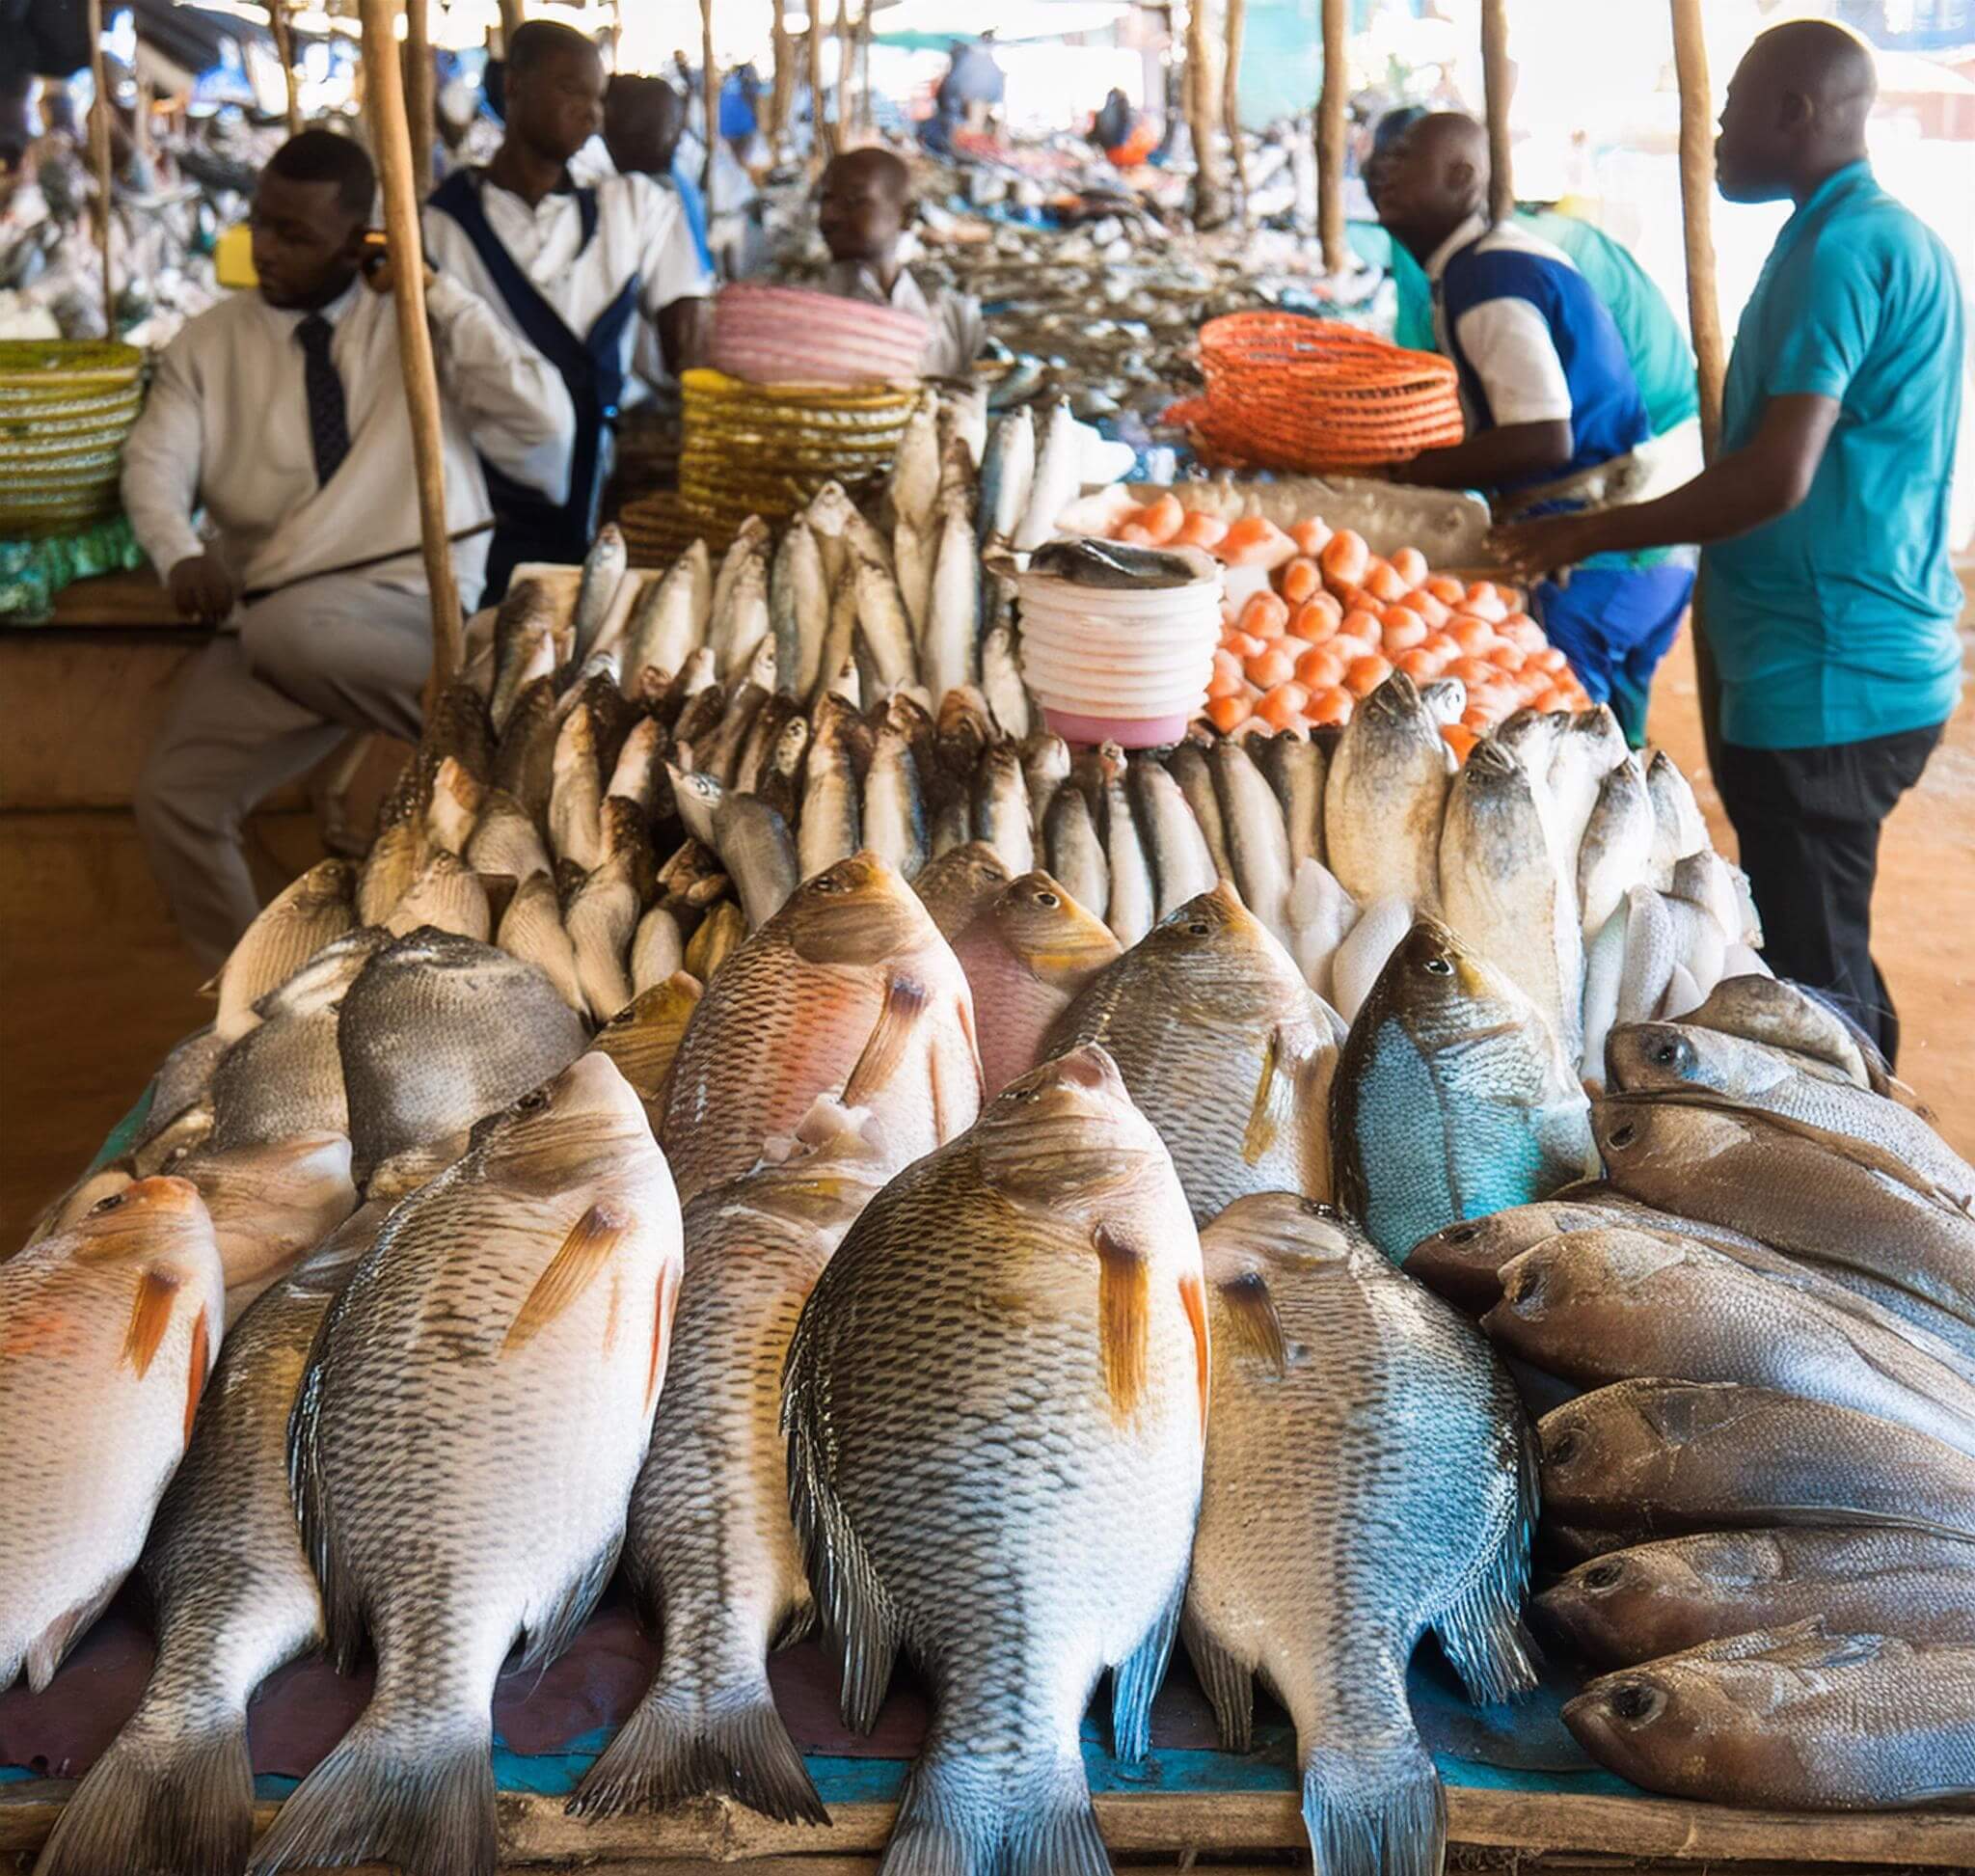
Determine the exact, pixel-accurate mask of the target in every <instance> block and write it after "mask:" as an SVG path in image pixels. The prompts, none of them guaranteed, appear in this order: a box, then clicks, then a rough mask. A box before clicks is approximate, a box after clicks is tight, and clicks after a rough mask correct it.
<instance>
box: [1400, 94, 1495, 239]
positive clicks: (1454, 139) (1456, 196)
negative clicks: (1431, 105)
mask: <svg viewBox="0 0 1975 1876" xmlns="http://www.w3.org/2000/svg"><path fill="white" fill-rule="evenodd" d="M1375 181H1376V187H1375V189H1374V192H1373V195H1372V204H1373V205H1374V206H1375V207H1376V208H1377V210H1378V219H1379V221H1380V222H1381V223H1382V224H1383V225H1384V226H1385V228H1386V229H1387V230H1388V231H1390V232H1391V233H1392V235H1393V238H1394V239H1396V240H1397V241H1398V242H1400V243H1401V245H1403V246H1404V247H1405V248H1406V249H1407V250H1408V251H1409V252H1410V253H1412V254H1413V255H1415V256H1417V257H1418V258H1420V259H1421V260H1424V259H1425V258H1427V256H1428V255H1430V254H1432V252H1433V251H1434V249H1436V248H1437V247H1439V246H1440V245H1441V243H1442V242H1443V241H1445V240H1446V239H1447V236H1448V235H1449V234H1451V233H1452V232H1453V231H1454V230H1455V229H1457V228H1459V227H1460V225H1461V224H1462V223H1463V222H1464V221H1466V220H1467V219H1468V217H1469V216H1470V215H1473V214H1474V213H1475V212H1476V211H1477V210H1480V209H1482V208H1483V207H1485V206H1486V205H1487V202H1488V133H1487V132H1486V131H1485V130H1483V129H1482V127H1481V126H1480V125H1479V124H1478V123H1476V122H1474V119H1473V118H1471V117H1465V116H1463V115H1462V114H1461V113H1460V112H1458V111H1432V112H1429V113H1428V114H1427V115H1426V116H1425V117H1422V118H1420V119H1418V120H1417V121H1415V122H1413V123H1411V124H1409V125H1407V127H1406V129H1405V130H1404V132H1403V133H1402V134H1401V135H1400V137H1399V139H1398V142H1397V143H1396V144H1395V145H1393V147H1392V149H1391V150H1390V152H1389V153H1388V154H1387V155H1385V156H1383V157H1381V158H1380V159H1379V163H1378V165H1377V168H1376V171H1375Z"/></svg>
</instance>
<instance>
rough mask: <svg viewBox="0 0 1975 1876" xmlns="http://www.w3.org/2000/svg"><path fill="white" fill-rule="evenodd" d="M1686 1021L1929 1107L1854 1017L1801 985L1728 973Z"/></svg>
mask: <svg viewBox="0 0 1975 1876" xmlns="http://www.w3.org/2000/svg"><path fill="white" fill-rule="evenodd" d="M1685 1020H1686V1021H1687V1022H1688V1023H1689V1024H1690V1025H1691V1026H1692V1027H1694V1028H1697V1029H1714V1030H1718V1031H1719V1032H1720V1033H1721V1034H1722V1035H1725V1036H1741V1037H1742V1038H1744V1039H1745V1041H1748V1042H1752V1043H1762V1044H1764V1045H1765V1046H1766V1047H1770V1048H1779V1049H1783V1050H1785V1051H1786V1052H1788V1053H1789V1054H1791V1055H1792V1056H1794V1057H1796V1058H1797V1059H1798V1060H1799V1062H1800V1063H1801V1065H1802V1066H1804V1067H1805V1068H1808V1069H1811V1070H1812V1071H1813V1072H1817V1073H1822V1074H1831V1075H1836V1076H1838V1077H1840V1078H1841V1079H1843V1080H1846V1081H1850V1082H1851V1083H1853V1086H1855V1087H1860V1088H1870V1089H1871V1090H1872V1092H1873V1093H1874V1094H1879V1095H1884V1096H1885V1097H1886V1098H1887V1099H1888V1100H1891V1101H1899V1102H1900V1103H1901V1104H1902V1105H1903V1106H1907V1107H1911V1108H1913V1109H1914V1110H1915V1111H1916V1112H1919V1113H1921V1114H1923V1115H1924V1114H1925V1113H1926V1111H1927V1110H1926V1109H1925V1107H1924V1106H1923V1105H1922V1104H1921V1102H1920V1101H1919V1098H1918V1097H1917V1096H1916V1095H1915V1094H1914V1093H1913V1091H1912V1089H1910V1088H1909V1087H1907V1084H1906V1083H1905V1082H1904V1081H1900V1080H1897V1079H1895V1078H1894V1076H1893V1075H1892V1074H1891V1072H1890V1071H1889V1070H1888V1069H1887V1068H1886V1065H1885V1061H1884V1059H1883V1058H1882V1057H1881V1056H1880V1053H1879V1051H1878V1050H1877V1049H1876V1048H1874V1047H1872V1045H1871V1044H1870V1043H1868V1042H1867V1041H1866V1040H1865V1038H1864V1037H1863V1036H1862V1035H1860V1033H1859V1032H1858V1031H1857V1030H1856V1029H1854V1028H1853V1025H1852V1024H1851V1023H1850V1022H1848V1021H1847V1020H1845V1019H1844V1018H1843V1017H1841V1016H1839V1015H1838V1013H1837V1012H1836V1011H1835V1010H1833V1009H1832V1008H1831V1007H1830V1005H1829V1004H1827V1003H1825V1002H1823V1001H1821V1000H1820V999H1819V998H1818V997H1815V996H1813V995H1812V994H1811V993H1810V992H1808V991H1806V990H1803V989H1802V988H1800V987H1799V985H1796V984H1789V983H1783V982H1780V981H1778V980H1777V979H1776V978H1773V977H1765V976H1759V975H1758V976H1748V975H1745V976H1736V977H1724V978H1722V980H1721V981H1720V982H1719V983H1718V984H1717V985H1716V986H1715V988H1714V989H1713V991H1711V992H1709V994H1708V998H1707V1001H1706V1002H1704V1003H1702V1004H1701V1005H1700V1007H1699V1008H1698V1009H1695V1010H1691V1011H1690V1012H1689V1013H1688V1015H1687V1017H1686V1019H1685Z"/></svg>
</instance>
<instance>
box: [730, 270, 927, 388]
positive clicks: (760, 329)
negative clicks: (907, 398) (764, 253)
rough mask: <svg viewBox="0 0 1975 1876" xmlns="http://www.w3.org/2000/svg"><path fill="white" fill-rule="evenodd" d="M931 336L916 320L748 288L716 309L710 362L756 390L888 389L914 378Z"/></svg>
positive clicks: (856, 304) (801, 291) (866, 304)
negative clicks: (759, 387) (806, 386)
mask: <svg viewBox="0 0 1975 1876" xmlns="http://www.w3.org/2000/svg"><path fill="white" fill-rule="evenodd" d="M927 337H928V328H927V324H926V321H925V320H924V319H922V318H920V317H919V315H918V314H917V313H901V312H899V311H898V310H897V309H896V308H893V307H888V306H878V305H875V304H873V303H871V302H870V301H866V300H848V299H843V298H841V297H839V296H838V295H837V294H834V293H818V292H814V291H812V290H811V289H809V288H807V287H801V286H765V285H754V284H753V283H751V282H746V283H741V284H737V285H733V286H727V287H723V288H721V290H720V293H719V296H718V297H717V299H716V300H715V301H714V340H713V362H714V365H715V366H716V367H717V368H718V369H719V370H721V371H724V372H726V373H727V374H728V375H729V376H730V377H735V378H740V379H744V380H745V381H746V382H747V383H749V384H756V385H787V384H796V383H800V384H809V385H817V384H831V385H865V384H890V383H894V382H896V381H897V380H899V379H902V378H916V377H917V376H918V375H919V362H920V360H921V359H923V358H924V357H925V355H926V340H927Z"/></svg>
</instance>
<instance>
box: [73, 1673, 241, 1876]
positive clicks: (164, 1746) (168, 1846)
mask: <svg viewBox="0 0 1975 1876" xmlns="http://www.w3.org/2000/svg"><path fill="white" fill-rule="evenodd" d="M253 1842H254V1772H253V1767H252V1765H251V1764H250V1762H249V1760H248V1756H247V1720H246V1716H245V1714H244V1713H235V1714H231V1715H229V1716H228V1717H227V1718H226V1719H225V1720H224V1721H222V1722H221V1723H220V1724H218V1725H215V1726H206V1727H202V1728H198V1729H196V1730H189V1731H180V1730H177V1729H176V1728H168V1727H161V1726H156V1725H147V1724H146V1720H145V1713H144V1709H143V1708H140V1709H139V1710H138V1712H137V1713H136V1714H135V1715H133V1716H132V1718H131V1720H130V1723H129V1724H128V1725H127V1726H124V1728H123V1730H122V1732H120V1733H119V1734H118V1735H117V1737H116V1738H115V1739H114V1740H113V1741H112V1742H111V1744H110V1748H109V1750H108V1751H107V1752H106V1753H104V1754H103V1755H102V1757H101V1758H99V1759H97V1760H96V1762H95V1765H93V1766H92V1767H91V1768H90V1771H89V1775H88V1777H86V1778H85V1779H84V1780H83V1781H82V1783H81V1784H79V1785H78V1786H77V1787H76V1789H75V1794H74V1796H73V1797H71V1798H70V1799H69V1801H68V1804H67V1805H65V1806H64V1807H63V1809H62V1814H61V1816H60V1817H59V1818H57V1819H56V1821H55V1828H54V1830H53V1832H51V1833H50V1835H49V1837H48V1841H47V1843H46V1845H45V1846H44V1847H43V1849H42V1851H41V1859H40V1861H39V1862H37V1863H36V1864H35V1869H36V1871H37V1876H103V1872H104V1871H106V1870H113V1869H114V1870H123V1871H127V1872H129V1873H130V1876H140V1872H141V1873H142V1876H151V1872H153V1871H170V1872H171V1876H238V1872H239V1871H240V1870H241V1869H242V1868H244V1867H245V1866H246V1862H247V1852H248V1850H249V1848H250V1847H251V1846H252V1844H253Z"/></svg>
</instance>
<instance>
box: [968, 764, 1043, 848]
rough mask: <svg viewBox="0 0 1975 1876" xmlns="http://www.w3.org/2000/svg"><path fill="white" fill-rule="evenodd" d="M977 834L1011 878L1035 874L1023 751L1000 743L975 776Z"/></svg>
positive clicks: (974, 821)
mask: <svg viewBox="0 0 1975 1876" xmlns="http://www.w3.org/2000/svg"><path fill="white" fill-rule="evenodd" d="M973 810H974V811H973V834H974V837H975V839H977V840H983V841H986V842H987V845H988V846H990V847H992V848H993V849H994V851H995V853H997V854H998V855H999V856H1001V863H1002V864H1003V865H1004V866H1005V867H1007V868H1008V870H1009V873H1010V875H1011V877H1013V876H1016V875H1019V874H1023V873H1027V872H1030V871H1031V870H1033V868H1034V866H1035V861H1036V841H1035V834H1034V831H1033V829H1032V828H1031V825H1030V814H1029V790H1028V785H1027V783H1026V782H1025V781H1024V780H1023V779H1022V757H1021V751H1020V749H1018V748H1016V747H1015V744H1013V743H997V744H996V745H995V746H994V747H993V748H991V749H989V750H988V751H987V753H986V754H985V755H984V756H983V757H982V758H981V765H980V767H979V768H978V769H977V770H976V771H975V772H974V802H973Z"/></svg>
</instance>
